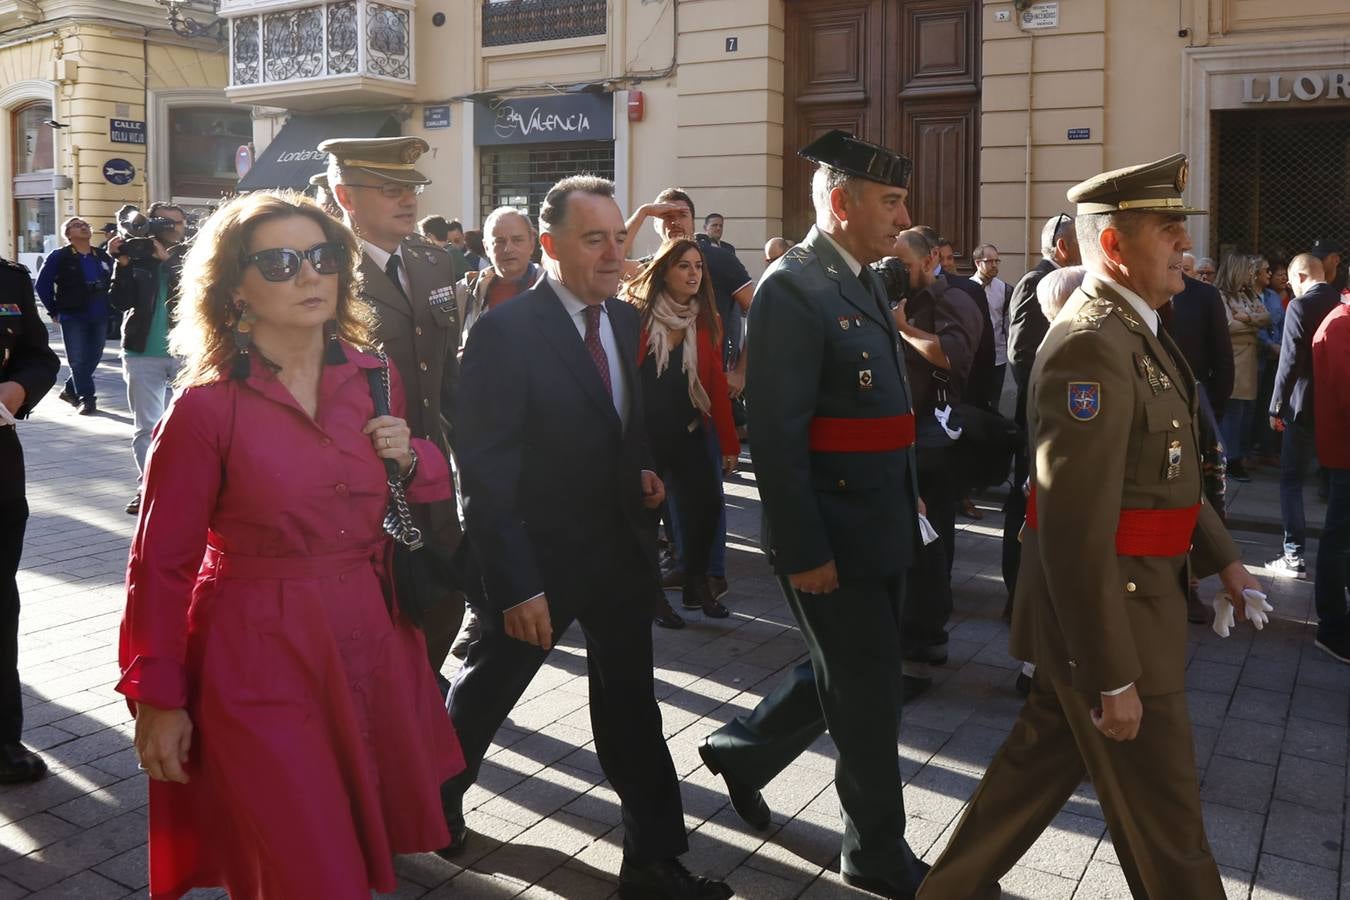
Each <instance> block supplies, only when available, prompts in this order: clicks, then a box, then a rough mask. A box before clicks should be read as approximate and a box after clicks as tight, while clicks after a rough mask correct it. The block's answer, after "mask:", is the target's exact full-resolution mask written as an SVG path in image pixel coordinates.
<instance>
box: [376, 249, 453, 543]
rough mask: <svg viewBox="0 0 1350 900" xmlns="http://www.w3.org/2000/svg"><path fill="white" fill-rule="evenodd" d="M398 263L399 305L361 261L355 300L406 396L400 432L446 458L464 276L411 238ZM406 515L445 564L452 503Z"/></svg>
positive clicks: (382, 278) (443, 255) (390, 286)
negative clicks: (373, 322) (401, 276)
mask: <svg viewBox="0 0 1350 900" xmlns="http://www.w3.org/2000/svg"><path fill="white" fill-rule="evenodd" d="M402 256H403V264H404V266H405V267H406V271H407V273H408V284H409V285H410V287H411V291H410V294H409V296H408V297H407V298H404V296H403V294H402V293H401V292H400V291H399V289H398V287H397V286H396V285H394V283H393V282H391V281H390V280H389V276H388V275H386V274H385V273H384V271H383V270H382V269H381V268H380V267H379V266H377V265H375V263H374V262H373V261H372V260H371V258H370V257H369V256H366V255H364V254H363V255H362V257H361V296H362V298H363V299H365V300H367V301H368V302H369V303H371V305H372V306H373V307H374V309H375V314H376V316H377V317H378V319H379V325H378V327H377V329H376V337H377V338H378V340H379V342H380V344H381V345H382V346H383V348H384V352H385V353H386V354H388V356H389V359H390V361H392V362H393V364H394V366H395V367H396V368H397V369H398V372H399V374H400V375H401V376H403V388H404V391H405V393H406V394H407V397H408V428H409V429H411V430H412V433H413V437H420V438H426V439H427V440H429V441H431V442H433V443H434V444H436V446H438V447H440V448H441V451H442V452H443V453H445V454H446V456H447V457H448V456H449V454H450V443H451V436H452V431H451V424H450V411H451V409H452V408H453V404H454V394H455V388H456V386H457V385H458V383H459V358H458V354H457V350H458V347H459V315H458V310H457V308H456V305H455V289H454V285H455V282H456V281H458V280H459V279H460V277H461V276H462V275H463V274H464V273H463V271H462V269H461V266H460V263H459V260H458V259H457V258H455V257H453V256H451V255H450V254H449V253H447V252H446V251H444V250H442V249H441V248H439V247H435V246H432V245H430V244H427V243H423V242H422V241H420V240H418V239H416V238H408V239H405V240H404V241H403V253H402ZM413 515H414V517H415V519H416V520H417V525H418V527H419V528H421V529H422V531H423V533H424V534H426V535H427V537H428V540H427V546H429V547H434V548H436V552H438V553H440V554H442V555H443V556H444V558H445V559H447V560H448V559H449V558H450V557H451V555H452V554H453V552H454V549H455V547H456V546H457V544H458V543H459V534H460V528H459V517H458V515H457V513H456V512H455V501H454V500H453V499H452V500H445V501H442V502H440V503H430V504H419V505H418V506H416V507H414V509H413Z"/></svg>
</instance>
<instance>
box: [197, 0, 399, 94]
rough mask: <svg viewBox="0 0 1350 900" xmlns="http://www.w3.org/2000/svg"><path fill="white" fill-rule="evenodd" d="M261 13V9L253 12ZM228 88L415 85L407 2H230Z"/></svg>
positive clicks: (224, 13) (227, 9)
mask: <svg viewBox="0 0 1350 900" xmlns="http://www.w3.org/2000/svg"><path fill="white" fill-rule="evenodd" d="M255 10H256V11H255ZM221 15H222V16H223V17H225V18H228V19H229V22H230V87H231V88H232V89H233V88H250V87H266V86H268V85H279V84H284V83H287V82H308V83H313V84H314V86H315V87H318V86H319V83H320V82H321V81H323V80H328V79H350V78H351V77H353V76H355V77H363V76H364V77H373V78H376V79H391V80H394V81H398V82H403V83H405V84H407V85H412V84H413V83H414V70H413V49H412V48H413V34H412V27H413V26H412V21H413V9H412V4H411V2H409V0H387V2H375V0H336V2H331V3H319V4H315V5H313V6H302V7H300V8H280V9H277V8H272V4H267V3H264V4H244V3H238V2H236V3H231V4H227V5H226V7H225V8H224V9H223V10H222V11H221Z"/></svg>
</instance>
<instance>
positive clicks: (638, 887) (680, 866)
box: [619, 856, 732, 900]
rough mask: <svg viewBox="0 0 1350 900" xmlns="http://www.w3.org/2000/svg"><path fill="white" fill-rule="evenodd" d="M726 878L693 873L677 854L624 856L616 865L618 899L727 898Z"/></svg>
mask: <svg viewBox="0 0 1350 900" xmlns="http://www.w3.org/2000/svg"><path fill="white" fill-rule="evenodd" d="M731 896H732V890H731V888H730V887H728V886H727V884H726V882H723V881H713V880H712V879H710V878H704V877H703V876H702V875H694V874H692V873H691V872H690V871H689V870H688V869H686V868H685V867H684V863H682V862H680V861H679V859H678V858H671V859H662V860H657V861H656V862H643V861H638V860H631V859H629V858H628V857H627V856H625V857H624V858H623V865H622V866H621V867H620V868H619V898H620V900H727V898H728V897H731Z"/></svg>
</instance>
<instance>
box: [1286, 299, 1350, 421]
mask: <svg viewBox="0 0 1350 900" xmlns="http://www.w3.org/2000/svg"><path fill="white" fill-rule="evenodd" d="M1340 299H1341V298H1340V296H1339V295H1338V294H1337V293H1336V289H1335V288H1333V287H1332V286H1331V285H1329V284H1326V283H1322V284H1315V285H1313V286H1312V287H1310V288H1309V289H1308V290H1307V291H1306V292H1304V294H1303V296H1302V297H1295V298H1294V299H1293V300H1291V301H1289V307H1288V308H1287V309H1286V310H1285V311H1284V340H1283V342H1282V343H1281V344H1280V367H1279V369H1277V370H1276V372H1275V390H1274V391H1273V392H1272V393H1271V395H1270V414H1271V415H1272V416H1282V417H1283V418H1285V419H1286V420H1288V421H1292V422H1297V423H1298V424H1300V425H1307V426H1308V427H1309V428H1311V427H1312V424H1313V364H1312V339H1313V335H1314V334H1316V333H1317V327H1318V326H1319V325H1321V324H1322V320H1323V319H1325V318H1326V317H1327V314H1328V313H1330V312H1331V311H1332V310H1333V309H1335V308H1336V304H1337V303H1339V302H1340Z"/></svg>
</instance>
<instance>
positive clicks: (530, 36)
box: [483, 0, 609, 47]
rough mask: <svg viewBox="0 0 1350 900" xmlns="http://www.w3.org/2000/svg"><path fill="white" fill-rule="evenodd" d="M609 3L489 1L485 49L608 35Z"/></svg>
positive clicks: (582, 0)
mask: <svg viewBox="0 0 1350 900" xmlns="http://www.w3.org/2000/svg"><path fill="white" fill-rule="evenodd" d="M608 12H609V9H608V3H607V0H485V2H484V3H483V46H484V47H500V46H503V45H505V44H524V43H530V42H533V41H556V40H559V39H560V38H576V37H587V36H589V35H595V34H604V33H605V31H606V20H607V19H608Z"/></svg>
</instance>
